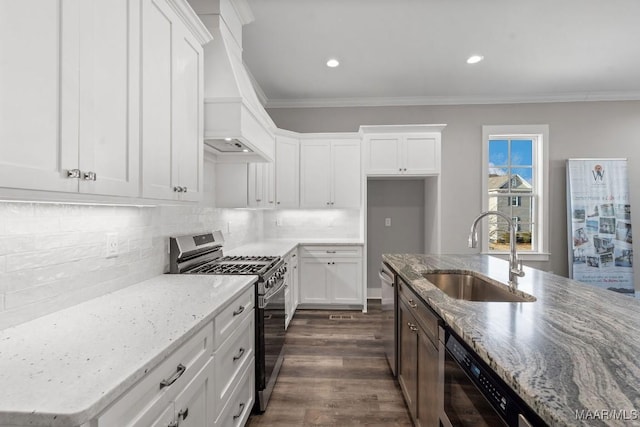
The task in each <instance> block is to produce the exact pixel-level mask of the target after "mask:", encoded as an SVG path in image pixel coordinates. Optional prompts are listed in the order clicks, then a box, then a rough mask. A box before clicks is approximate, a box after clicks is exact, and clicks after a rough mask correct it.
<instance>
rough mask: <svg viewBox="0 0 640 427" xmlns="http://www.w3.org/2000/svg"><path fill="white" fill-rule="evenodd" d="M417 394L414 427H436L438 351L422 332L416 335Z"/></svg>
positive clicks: (437, 423)
mask: <svg viewBox="0 0 640 427" xmlns="http://www.w3.org/2000/svg"><path fill="white" fill-rule="evenodd" d="M417 392H418V397H417V401H416V412H417V413H416V418H417V422H416V425H418V426H420V427H438V425H439V416H438V349H437V348H436V346H435V345H434V344H433V343H432V342H431V341H430V340H429V338H428V337H427V335H426V334H425V333H424V332H423V331H422V330H421V331H419V333H418V384H417Z"/></svg>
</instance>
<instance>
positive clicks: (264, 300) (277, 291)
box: [263, 279, 285, 306]
mask: <svg viewBox="0 0 640 427" xmlns="http://www.w3.org/2000/svg"><path fill="white" fill-rule="evenodd" d="M278 283H279V284H280V286H278V288H277V289H276V290H275V291H273V292H271V293H270V294H269V296H268V297H267V296H265V297H264V298H263V302H264V305H265V306H266V305H267V303H268V302H269V300H270V299H271V298H273V297H274V295H276V294H278V293H280V291H281V290H283V289H284V286H285V283H284V279H282V280H280V281H279V282H278Z"/></svg>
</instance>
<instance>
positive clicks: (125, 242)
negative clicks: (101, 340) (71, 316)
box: [0, 202, 263, 329]
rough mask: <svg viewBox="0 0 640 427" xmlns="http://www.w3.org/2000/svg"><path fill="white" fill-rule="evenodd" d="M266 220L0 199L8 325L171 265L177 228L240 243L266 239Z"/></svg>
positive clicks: (0, 318) (0, 257) (219, 212)
mask: <svg viewBox="0 0 640 427" xmlns="http://www.w3.org/2000/svg"><path fill="white" fill-rule="evenodd" d="M229 223H231V224H232V230H231V231H232V232H231V233H230V234H229V233H226V231H227V226H228V224H229ZM262 223H263V213H262V211H257V210H234V209H216V208H212V207H203V206H158V207H136V206H101V205H69V204H52V203H13V202H9V203H7V202H0V303H1V304H0V329H2V328H4V327H8V326H11V325H13V324H17V323H21V322H24V321H27V320H30V319H33V318H35V317H39V316H42V315H44V314H47V313H50V312H53V311H57V310H60V309H62V308H65V307H68V306H70V305H73V304H77V303H80V302H82V301H85V300H87V299H90V298H94V297H97V296H100V295H103V294H105V293H107V292H111V291H114V290H117V289H119V288H122V287H125V286H129V285H131V284H133V283H137V282H140V281H142V280H145V279H148V278H150V277H153V276H155V275H158V274H162V273H164V272H165V271H168V268H169V255H168V247H169V246H168V242H169V237H170V236H172V235H180V234H188V233H197V232H206V231H212V230H218V229H219V230H222V231H223V232H225V238H226V245H225V247H226V248H227V249H232V248H234V247H237V246H241V245H243V244H246V243H249V242H252V241H255V240H256V239H260V238H262V237H263V225H262ZM114 232H115V233H118V237H117V238H118V246H119V248H118V249H119V250H118V256H117V257H113V258H106V238H107V237H106V235H107V233H114Z"/></svg>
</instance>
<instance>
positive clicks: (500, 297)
mask: <svg viewBox="0 0 640 427" xmlns="http://www.w3.org/2000/svg"><path fill="white" fill-rule="evenodd" d="M423 276H424V278H425V279H427V280H428V281H429V282H430V283H432V284H433V285H434V286H435V287H436V288H438V289H440V290H441V291H442V292H444V293H445V294H447V295H448V296H450V297H451V298H455V299H461V300H466V301H485V302H533V301H535V300H536V297H534V296H533V295H529V294H525V293H524V292H519V291H516V292H517V293H515V292H514V291H513V290H511V289H509V287H508V286H506V285H503V284H500V283H495V282H492V281H489V280H486V279H484V278H482V277H479V276H476V275H473V274H469V273H442V272H440V273H425V274H423Z"/></svg>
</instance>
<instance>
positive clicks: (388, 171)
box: [360, 125, 445, 176]
mask: <svg viewBox="0 0 640 427" xmlns="http://www.w3.org/2000/svg"><path fill="white" fill-rule="evenodd" d="M444 127H445V125H389V126H361V127H360V132H361V133H362V134H363V135H364V153H365V154H364V156H363V158H364V162H365V165H364V168H365V173H366V175H374V176H375V175H382V176H388V175H411V176H429V175H438V174H439V173H440V155H441V147H440V145H441V139H442V136H441V132H442V129H444Z"/></svg>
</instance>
